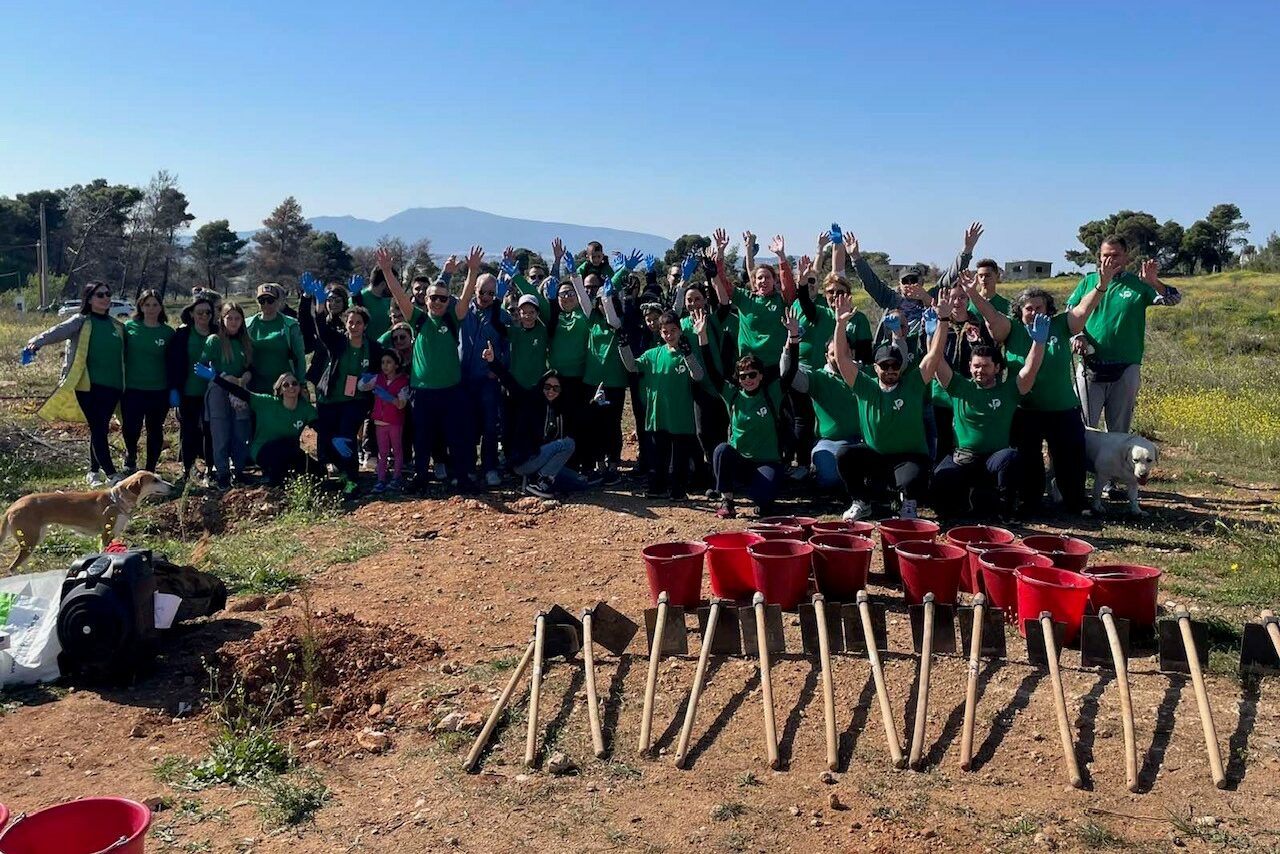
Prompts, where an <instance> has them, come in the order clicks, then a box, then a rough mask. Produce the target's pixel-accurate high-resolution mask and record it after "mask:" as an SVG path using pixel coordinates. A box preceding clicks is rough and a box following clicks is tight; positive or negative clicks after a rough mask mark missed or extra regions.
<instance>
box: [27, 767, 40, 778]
mask: <svg viewBox="0 0 1280 854" xmlns="http://www.w3.org/2000/svg"><path fill="white" fill-rule="evenodd" d="M42 773H43V772H41V770H40V769H39V768H32V769H31V770H30V771H28V772H27V776H28V777H39V776H40V775H41V774H42Z"/></svg>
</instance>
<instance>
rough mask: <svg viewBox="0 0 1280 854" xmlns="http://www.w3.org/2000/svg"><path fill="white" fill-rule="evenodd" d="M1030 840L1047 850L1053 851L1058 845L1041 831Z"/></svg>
mask: <svg viewBox="0 0 1280 854" xmlns="http://www.w3.org/2000/svg"><path fill="white" fill-rule="evenodd" d="M1031 841H1032V842H1034V843H1035V844H1036V845H1039V846H1040V847H1041V848H1044V849H1045V850H1047V851H1053V850H1055V849H1056V848H1057V847H1058V843H1057V842H1055V841H1054V839H1053V837H1052V836H1047V835H1045V834H1043V833H1037V834H1036V835H1035V836H1033V837H1032V838H1031Z"/></svg>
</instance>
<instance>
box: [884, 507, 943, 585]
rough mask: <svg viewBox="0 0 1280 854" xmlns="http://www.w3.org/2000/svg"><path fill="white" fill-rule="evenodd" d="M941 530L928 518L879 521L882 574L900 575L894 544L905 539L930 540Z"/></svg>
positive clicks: (899, 576) (895, 577)
mask: <svg viewBox="0 0 1280 854" xmlns="http://www.w3.org/2000/svg"><path fill="white" fill-rule="evenodd" d="M939 530H941V529H940V528H939V527H938V525H937V523H936V522H930V521H929V520H928V519H885V520H884V521H882V522H881V523H880V551H881V552H882V554H883V556H884V574H885V575H887V576H889V577H890V578H892V579H894V580H897V579H899V578H901V577H902V574H901V573H900V572H899V571H898V556H897V555H896V554H894V548H895V546H896V545H897V544H898V543H900V542H904V541H906V540H927V541H929V542H932V541H933V540H934V539H936V538H937V536H938V531H939Z"/></svg>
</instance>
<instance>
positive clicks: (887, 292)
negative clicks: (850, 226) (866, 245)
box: [844, 232, 902, 311]
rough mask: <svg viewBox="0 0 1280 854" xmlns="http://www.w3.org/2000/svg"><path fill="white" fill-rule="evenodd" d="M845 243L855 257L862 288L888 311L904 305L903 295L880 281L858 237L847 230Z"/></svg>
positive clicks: (851, 256) (855, 266) (855, 268)
mask: <svg viewBox="0 0 1280 854" xmlns="http://www.w3.org/2000/svg"><path fill="white" fill-rule="evenodd" d="M844 245H845V249H846V250H847V251H848V253H849V257H850V258H852V259H853V269H854V270H855V271H856V272H857V274H858V280H859V281H860V282H862V289H863V290H864V291H866V292H867V294H868V295H870V297H871V299H872V300H874V301H875V304H876V305H878V306H880V307H881V308H883V309H885V310H886V311H888V310H890V309H894V308H897V307H898V306H900V305H902V295H901V294H899V293H898V292H897V291H895V290H894V289H893V288H891V287H889V286H888V285H886V284H885V283H884V282H882V281H880V277H879V276H877V275H876V271H875V270H872V269H871V265H870V264H868V263H867V261H866V259H865V258H863V257H862V252H861V251H859V247H858V238H857V237H855V236H854V235H852V234H849V233H847V232H846V233H845V235H844Z"/></svg>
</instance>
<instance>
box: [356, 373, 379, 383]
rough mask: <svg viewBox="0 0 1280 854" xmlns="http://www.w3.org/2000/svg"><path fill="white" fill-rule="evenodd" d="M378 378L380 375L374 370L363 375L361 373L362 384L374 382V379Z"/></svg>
mask: <svg viewBox="0 0 1280 854" xmlns="http://www.w3.org/2000/svg"><path fill="white" fill-rule="evenodd" d="M377 378H378V375H377V374H375V373H372V372H370V373H367V374H361V375H360V385H368V384H369V383H371V382H373V381H374V380H376V379H377Z"/></svg>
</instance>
